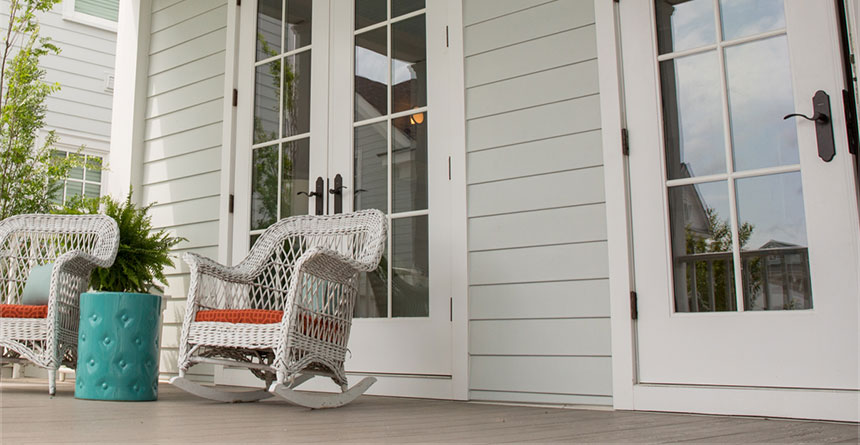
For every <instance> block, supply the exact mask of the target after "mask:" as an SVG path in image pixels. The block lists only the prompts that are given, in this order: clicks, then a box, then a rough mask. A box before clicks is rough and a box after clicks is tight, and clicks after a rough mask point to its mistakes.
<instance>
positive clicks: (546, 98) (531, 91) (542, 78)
mask: <svg viewBox="0 0 860 445" xmlns="http://www.w3.org/2000/svg"><path fill="white" fill-rule="evenodd" d="M597 84H598V75H597V60H587V61H584V62H580V63H575V64H573V65H567V66H562V67H559V68H554V69H551V70H547V71H541V72H538V73H534V74H529V75H527V76H521V77H515V78H513V79H508V80H503V81H500V82H494V83H490V84H486V85H481V86H477V87H473V88H469V89H468V90H466V104H467V105H466V119H474V118H478V117H482V116H488V115H491V114H499V113H505V112H508V111H513V110H518V109H522V108H529V107H535V106H538V105H543V104H547V103H553V102H560V101H563V100H568V99H573V98H577V97H582V96H587V95H592V94H597V92H598V85H597Z"/></svg>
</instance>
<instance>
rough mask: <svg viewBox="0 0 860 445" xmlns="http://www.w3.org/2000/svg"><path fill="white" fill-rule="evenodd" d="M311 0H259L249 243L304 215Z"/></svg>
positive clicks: (305, 210) (306, 176) (309, 82)
mask: <svg viewBox="0 0 860 445" xmlns="http://www.w3.org/2000/svg"><path fill="white" fill-rule="evenodd" d="M312 6H313V2H312V0H260V1H259V3H258V5H257V30H256V31H257V32H256V39H255V40H256V62H255V64H254V65H255V68H254V71H255V83H254V105H253V137H252V140H253V146H252V147H251V157H252V161H251V203H250V204H251V212H250V213H251V216H250V217H251V226H250V229H251V233H250V235H251V243H252V244H253V241H255V240H256V238H257V237H258V236H259V234H260V233H262V231H263V230H265V229H266V227H268V226H270V225H271V224H273V223H274V222H275V221H277V220H278V219H281V218H286V217H288V216H292V215H305V214H307V213H308V199H307V197H305V196H299V195H298V194H297V193H298V192H300V191H307V190H308V189H309V186H310V178H309V176H310V174H309V165H310V138H311V134H310V116H311V114H310V108H311V78H312V73H311V54H312V49H311V27H312V23H313V22H312Z"/></svg>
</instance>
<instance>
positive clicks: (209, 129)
mask: <svg viewBox="0 0 860 445" xmlns="http://www.w3.org/2000/svg"><path fill="white" fill-rule="evenodd" d="M220 146H221V122H220V121H219V122H216V123H213V124H210V125H207V126H204V127H200V128H195V129H193V130H188V131H184V132H182V133H176V134H172V135H169V136H165V137H161V138H157V139H152V140H149V141H146V142H145V143H144V145H143V147H144V148H143V161H144V162H152V161H157V160H159V159H162V158H167V157H171V156H179V155H183V154H185V153H189V152H193V151H198V150H202V149H205V148H212V147H220Z"/></svg>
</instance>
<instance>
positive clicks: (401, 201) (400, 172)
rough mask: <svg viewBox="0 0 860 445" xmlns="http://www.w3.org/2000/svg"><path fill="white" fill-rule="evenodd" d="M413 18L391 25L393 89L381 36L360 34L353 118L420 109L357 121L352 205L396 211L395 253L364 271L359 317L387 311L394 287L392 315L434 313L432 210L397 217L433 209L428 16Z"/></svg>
mask: <svg viewBox="0 0 860 445" xmlns="http://www.w3.org/2000/svg"><path fill="white" fill-rule="evenodd" d="M410 22H413V20H412V19H410V20H406V21H403V22H398V23H397V24H395V25H392V38H393V40H394V41H393V42H392V55H393V57H392V59H391V70H392V72H391V75H390V76H391V77H390V79H391V80H390V81H391V82H392V83H393V85H392V86H391V88H390V91H389V87H388V84H387V82H388V81H389V80H388V79H389V76H388V75H387V74H386V73H385V72H384V71H382V72H379V71H378V70H374V69H373V67H374V66H375V65H381V64H378V63H377V64H375V63H374V62H381V61H382V60H387V59H386V58H385V55H384V54H385V45H384V44H385V41H384V40H383V39H384V34H383V33H380V35H378V36H377V35H373V34H374V31H370V32H368V33H366V34H364V35H359V36H357V38H356V45H357V46H356V76H355V80H354V82H355V120H356V121H357V122H361V121H362V120H365V119H372V118H374V117H381V116H385V115H386V114H388V115H390V114H391V113H401V112H403V111H408V110H412V109H420V110H419V111H416V112H415V113H413V114H410V115H406V116H401V117H397V118H393V119H390V125H389V120H387V119H386V120H382V121H377V122H373V123H369V124H364V125H361V124H360V125H357V126H356V127H355V130H354V144H355V146H354V159H353V162H354V164H353V171H354V184H355V194H354V208H355V209H356V210H361V209H368V208H376V209H381V210H383V211H387V212H388V213H389V214H391V215H393V216H394V218H393V219H392V222H391V252H390V254H389V253H388V252H387V253H386V255H385V257H384V258H383V262H382V263H381V264H380V266H379V268H378V269H377V270H376V271H375V272H374V273H370V274H367V275H366V276H364V277H362V280H361V283H360V295H361V296H360V298H359V301H358V302H357V303H356V316H358V317H386V316H388V301H389V296H388V294H389V285H390V289H391V298H390V301H391V309H390V310H391V316H394V317H416V316H417V317H425V316H427V314H428V313H429V267H428V260H429V257H428V239H427V234H428V222H429V221H428V216H427V215H415V216H408V217H404V218H398V217H397V215H398V214H403V213H405V212H414V211H424V210H426V209H427V208H428V201H427V199H428V194H427V125H428V124H427V122H428V113H427V112H426V111H423V109H421V108H422V107H423V106H425V105H426V97H427V94H426V82H425V78H426V74H425V73H426V54H425V52H424V42H423V39H424V28H423V18H422V20H421V23H420V26H415V25H416V24H417V21H415V22H416V23H410ZM398 25H400V26H398ZM383 30H384V29H383ZM384 66H386V67H387V63H386V64H384ZM368 67H370V68H368ZM389 93H390V96H389ZM389 97H390V99H389ZM389 100H390V104H391V105H390V110H389V108H388V103H389ZM388 111H390V112H391V113H387V112H388ZM389 153H390V159H389ZM389 185H390V190H389ZM389 260H390V261H391V264H390V266H391V269H390V270H391V280H390V283H389V279H388V270H389V269H388V268H389V264H388V262H389Z"/></svg>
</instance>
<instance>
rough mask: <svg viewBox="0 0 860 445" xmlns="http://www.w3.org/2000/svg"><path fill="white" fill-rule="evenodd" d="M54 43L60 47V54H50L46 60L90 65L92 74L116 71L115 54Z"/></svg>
mask: <svg viewBox="0 0 860 445" xmlns="http://www.w3.org/2000/svg"><path fill="white" fill-rule="evenodd" d="M53 43H54V44H56V45H57V46H59V47H60V53H59V54H50V55H48V56H45V59H47V58H48V57H51V58H58V59H64V60H74V61H78V62H84V63H89V64H91V65H92V66H91V67H90V72H93V71H96V70H98V69H102V70H104V71H110V72H113V70H114V65H115V62H114V55H113V53H103V52H101V51H93V50H92V49H90V48H85V47H80V46H78V45H77V44H74V43H67V42H61V41H59V40H55V41H54V42H53ZM98 75H101V73H98Z"/></svg>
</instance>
